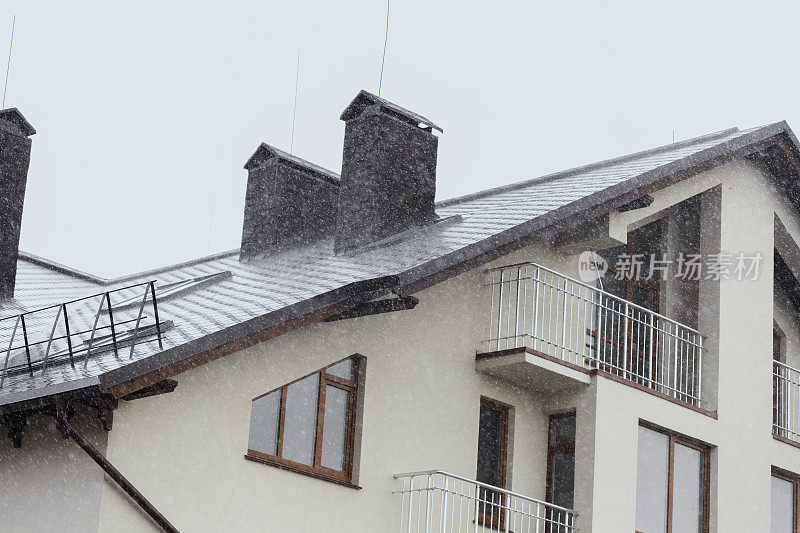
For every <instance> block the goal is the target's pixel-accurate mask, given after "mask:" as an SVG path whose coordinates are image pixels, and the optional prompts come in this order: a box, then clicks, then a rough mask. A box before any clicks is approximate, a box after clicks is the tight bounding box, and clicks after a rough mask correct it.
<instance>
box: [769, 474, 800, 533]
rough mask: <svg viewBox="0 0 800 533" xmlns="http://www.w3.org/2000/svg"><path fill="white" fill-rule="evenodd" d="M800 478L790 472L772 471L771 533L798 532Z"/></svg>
mask: <svg viewBox="0 0 800 533" xmlns="http://www.w3.org/2000/svg"><path fill="white" fill-rule="evenodd" d="M799 485H800V478H799V477H798V476H797V475H795V474H791V473H789V472H785V471H782V470H779V469H777V468H773V469H772V505H771V507H772V512H771V519H770V532H771V533H797V532H798V497H800V487H799Z"/></svg>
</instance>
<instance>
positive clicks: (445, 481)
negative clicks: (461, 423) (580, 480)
mask: <svg viewBox="0 0 800 533" xmlns="http://www.w3.org/2000/svg"><path fill="white" fill-rule="evenodd" d="M394 477H395V479H400V480H402V482H403V486H402V488H401V489H400V490H397V491H395V492H394V494H397V495H399V496H400V531H401V532H403V533H412V532H416V533H419V532H425V533H429V532H432V531H439V532H452V533H468V532H479V531H480V532H484V531H501V532H505V533H509V532H514V533H522V532H528V533H575V532H577V531H578V529H577V528H576V527H575V517H576V516H577V513H575V512H574V511H572V510H571V509H565V508H563V507H559V506H557V505H553V504H550V503H546V502H543V501H540V500H536V499H534V498H528V497H527V496H523V495H521V494H516V493H514V492H511V491H508V490H505V489H501V488H499V487H494V486H492V485H487V484H485V483H480V482H478V481H474V480H471V479H467V478H463V477H460V476H456V475H454V474H449V473H447V472H442V471H440V470H429V471H424V472H410V473H407V474H395V476H394Z"/></svg>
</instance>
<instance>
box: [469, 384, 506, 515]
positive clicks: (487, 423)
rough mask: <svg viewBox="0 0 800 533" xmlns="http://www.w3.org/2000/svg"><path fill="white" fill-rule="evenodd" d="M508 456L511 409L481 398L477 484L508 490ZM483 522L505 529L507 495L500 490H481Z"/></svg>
mask: <svg viewBox="0 0 800 533" xmlns="http://www.w3.org/2000/svg"><path fill="white" fill-rule="evenodd" d="M507 456H508V407H506V406H504V405H500V404H498V403H495V402H493V401H491V400H488V399H486V398H481V410H480V420H479V423H478V473H477V476H476V479H477V481H480V482H481V483H486V484H487V485H492V486H495V487H499V488H506V460H507ZM478 498H479V500H480V504H479V513H480V523H481V524H482V525H486V526H491V527H502V524H503V513H502V508H503V504H504V502H503V496H502V494H500V493H499V492H498V491H496V490H491V489H487V488H483V487H481V489H480V490H479V491H478Z"/></svg>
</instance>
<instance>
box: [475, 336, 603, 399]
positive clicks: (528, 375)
mask: <svg viewBox="0 0 800 533" xmlns="http://www.w3.org/2000/svg"><path fill="white" fill-rule="evenodd" d="M475 370H477V371H478V372H481V373H483V374H488V375H491V376H495V377H498V378H501V379H503V380H504V381H509V382H511V383H514V384H515V385H519V386H521V387H524V388H526V389H528V390H533V391H536V392H542V393H545V394H549V393H553V392H560V391H564V390H570V389H576V388H580V387H585V386H587V385H589V384H590V383H591V375H590V372H589V370H588V369H585V368H581V367H579V366H577V365H574V364H571V363H568V362H565V361H561V360H559V359H556V358H554V357H552V356H550V355H547V354H544V353H541V352H538V351H536V350H533V349H531V348H525V347H520V348H511V349H509V350H502V351H499V352H488V353H482V354H478V356H477V357H476V360H475Z"/></svg>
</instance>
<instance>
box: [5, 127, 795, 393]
mask: <svg viewBox="0 0 800 533" xmlns="http://www.w3.org/2000/svg"><path fill="white" fill-rule="evenodd" d="M779 135H780V136H784V137H788V138H789V139H790V140H791V142H792V143H793V146H794V149H797V141H796V139H795V138H794V135H793V134H792V133H791V131H790V130H789V128H788V126H787V125H786V124H785V123H783V122H782V123H777V124H773V125H770V126H764V127H761V128H754V129H751V130H745V131H740V130H737V129H731V130H726V131H723V132H719V133H716V134H712V135H707V136H703V137H698V138H695V139H691V140H689V141H684V142H679V143H674V144H671V145H668V146H664V147H662V148H658V149H654V150H649V151H646V152H640V153H637V154H633V155H630V156H626V157H622V158H618V159H612V160H608V161H604V162H601V163H597V164H593V165H589V166H585V167H581V168H576V169H573V170H568V171H564V172H559V173H557V174H552V175H549V176H544V177H541V178H536V179H533V180H529V181H525V182H521V183H518V184H515V185H511V186H506V187H500V188H496V189H492V190H488V191H484V192H481V193H477V194H472V195H468V196H464V197H461V198H455V199H452V200H447V201H444V202H440V203H439V204H438V205H437V213H438V214H439V216H440V217H442V218H444V219H446V220H444V221H443V222H441V223H438V224H433V225H431V226H428V227H424V228H418V229H412V230H409V231H407V232H405V233H404V234H402V235H401V236H399V238H396V239H391V240H389V241H387V242H385V243H383V244H381V245H377V246H375V245H373V246H369V247H365V248H362V249H358V250H354V251H351V252H348V253H340V254H334V252H333V237H331V239H330V240H326V241H322V242H318V243H315V244H313V245H309V246H306V247H303V248H298V249H294V250H290V251H285V252H281V253H276V254H271V255H267V256H264V257H259V258H256V259H252V260H249V261H247V262H240V261H239V260H238V251H231V252H227V253H223V254H217V255H214V256H210V257H207V258H203V259H200V260H196V261H191V262H188V263H184V264H180V265H175V266H171V267H167V268H164V269H160V270H156V271H151V272H145V273H140V274H136V275H133V276H127V277H125V278H119V279H114V280H105V279H102V278H98V277H95V276H91V275H89V274H85V273H81V272H77V271H74V270H71V269H69V268H67V267H64V266H62V265H58V264H55V263H52V262H50V261H47V260H45V259H42V258H37V257H35V256H32V255H30V254H24V253H23V254H21V256H20V259H19V262H18V265H19V266H18V274H17V284H16V293H15V299H16V306H17V307H20V308H25V309H28V310H30V309H35V308H38V307H42V306H45V305H50V304H56V303H60V302H62V301H66V300H70V299H74V298H78V297H81V296H85V295H89V294H93V293H98V292H102V291H105V290H108V289H110V288H114V287H121V286H124V285H129V284H131V283H135V282H138V281H147V280H151V279H155V280H157V287H163V286H164V285H165V284H170V283H174V282H177V281H180V280H185V279H189V278H198V277H202V276H208V275H211V274H214V273H217V272H230V273H231V275H229V276H220V277H218V278H213V280H212V281H211V282H207V283H205V284H198V285H197V286H196V288H189V289H187V290H185V291H184V292H181V293H179V294H178V293H176V294H175V295H174V296H172V297H165V298H163V299H162V298H161V297H159V313H160V315H161V316H160V318H161V320H162V321H171V322H172V324H173V325H174V327H172V328H171V329H169V330H167V331H166V332H165V334H164V348H163V350H161V349H159V348H158V345H157V344H156V343H154V342H145V343H142V344H138V345H137V347H136V349H135V352H134V356H133V358H132V359H129V358H128V352H127V350H124V355H122V356H120V357H119V358H118V357H115V355H114V353H113V352H111V351H106V352H100V353H97V354H92V357H91V360H90V363H89V365H88V368H87V369H85V370H84V369H83V365H82V364H77V365H76V368H75V369H73V368H72V367H71V366H70V365H69V363H65V362H63V361H62V362H54V363H53V364H52V365H51V366H49V367H48V368H47V370H46V372H44V373H42V372H41V371H38V372H36V373H35V375H34V376H33V377H30V376H29V375H28V374H27V373H24V372H17V373H14V374H10V375H9V376H8V377H7V378H6V381H5V384H4V386H3V388H2V389H1V390H0V405H5V404H10V403H14V402H19V401H23V400H28V399H33V398H38V397H42V396H46V395H51V394H55V393H59V392H64V391H68V390H74V389H79V388H84V387H89V386H99V387H100V388H101V389H107V388H108V387H111V386H113V385H116V384H119V383H124V382H125V381H127V380H130V379H133V378H135V377H138V376H140V375H143V374H145V373H147V372H151V371H153V370H157V369H159V368H161V367H163V366H166V365H168V364H172V363H175V362H178V361H181V360H183V359H185V358H187V357H190V356H192V355H194V354H197V353H200V352H203V351H205V350H209V349H212V348H215V347H217V346H221V345H223V344H225V343H227V342H230V341H233V340H236V339H239V338H242V337H244V336H247V335H249V334H252V333H256V332H258V331H261V330H263V329H264V328H267V327H271V326H274V325H279V324H281V323H283V322H285V321H287V320H289V319H291V318H295V317H297V316H300V315H305V314H307V313H311V312H314V311H316V310H318V309H320V308H322V307H323V306H326V305H330V304H331V303H334V302H344V301H350V300H348V299H352V298H361V299H362V300H363V299H367V298H374V297H375V296H376V295H379V294H382V293H384V294H385V293H386V292H387V291H388V290H389V289H395V290H397V291H399V292H401V293H404V292H409V291H415V290H418V289H419V288H421V287H424V286H428V285H430V284H433V283H435V282H436V281H438V280H441V279H444V277H446V276H448V275H454V274H455V273H458V271H460V270H458V269H459V268H460V269H461V270H464V269H466V268H474V267H475V266H478V265H479V264H481V263H484V262H486V261H488V260H491V259H492V258H494V257H497V256H498V255H500V254H502V253H507V252H509V251H512V250H513V249H515V248H518V247H520V246H522V245H523V244H524V243H525V242H526V241H525V239H526V238H530V236H531V235H536V233H537V232H539V231H541V230H542V229H544V228H546V227H548V226H550V225H552V224H554V223H556V222H558V221H561V220H565V219H567V217H570V216H573V215H575V214H577V213H580V212H583V211H585V210H587V209H589V208H592V207H595V206H597V205H600V204H603V205H605V206H606V207H607V208H609V209H613V208H614V207H615V206H617V205H621V204H622V203H625V202H628V201H630V200H631V199H633V198H635V197H637V196H639V195H641V194H644V193H645V192H647V188H648V187H652V186H654V185H657V184H658V183H660V182H662V181H664V180H667V179H668V178H670V177H673V176H675V175H678V174H680V173H682V172H683V171H686V170H690V169H697V168H703V167H704V166H708V165H710V164H715V163H717V162H719V161H721V160H724V159H725V158H729V157H731V156H732V155H733V154H736V153H742V151H743V150H746V149H747V148H748V147H751V146H754V145H759V144H760V143H764V142H765V141H767V140H769V139H773V138H775V137H776V136H779ZM614 202H616V204H614ZM448 217H449V218H448ZM132 307H136V306H132ZM14 309H15V306H13V305H12V306H11V307H10V308H9V309H8V310H7V311H4V314H5V315H9V314H14V313H15V312H16V311H14ZM95 309H96V304H91V305H89V304H87V305H86V306H85V308H84V309H81V310H79V311H78V312H77V313H76V312H72V311H71V313H72V314H71V315H70V320H76V321H78V322H80V323H82V324H83V325H84V326H86V327H89V328H90V327H91V322H92V320H93V319H94V316H95V312H96V311H95ZM115 312H116V311H115ZM76 315H77V316H76ZM47 333H48V334H49V331H48V332H47ZM3 338H6V339H7V337H3V336H2V334H0V343H2V339H3ZM150 340H151V341H152V339H150ZM5 342H8V341H7V340H6V341H5ZM3 350H4V349H3V348H2V346H1V345H0V353H3ZM1 361H2V359H1V358H0V365H1V364H2V363H1ZM0 368H2V367H1V366H0Z"/></svg>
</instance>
